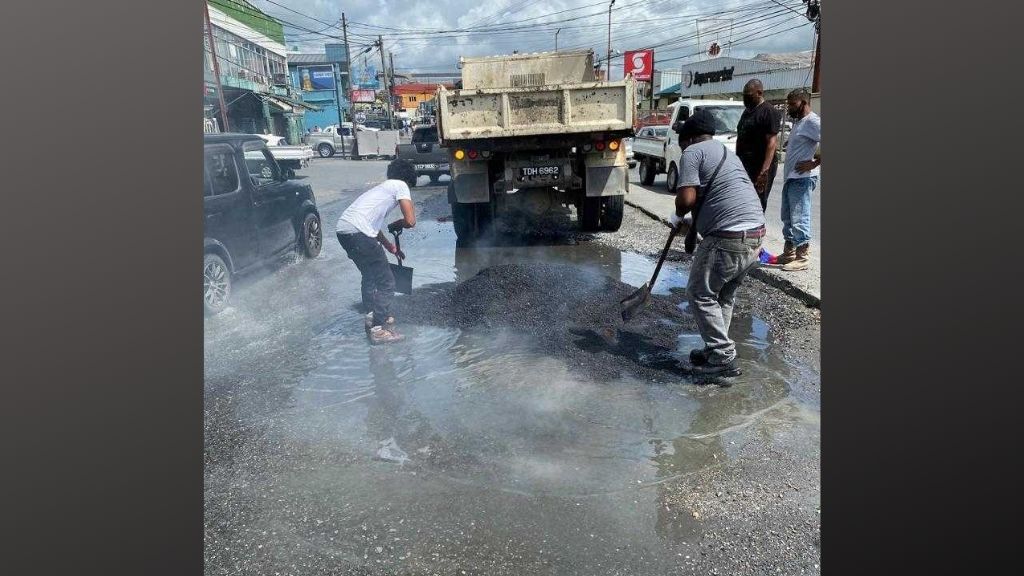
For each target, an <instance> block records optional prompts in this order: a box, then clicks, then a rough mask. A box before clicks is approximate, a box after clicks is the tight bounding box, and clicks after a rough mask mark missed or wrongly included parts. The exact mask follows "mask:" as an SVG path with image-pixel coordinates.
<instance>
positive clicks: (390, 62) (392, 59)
mask: <svg viewBox="0 0 1024 576" xmlns="http://www.w3.org/2000/svg"><path fill="white" fill-rule="evenodd" d="M388 66H389V69H390V72H391V91H392V92H394V90H395V55H394V54H392V53H391V50H388ZM393 99H394V94H392V93H391V92H388V106H394V101H393ZM391 128H392V129H394V128H395V127H394V126H392V127H391Z"/></svg>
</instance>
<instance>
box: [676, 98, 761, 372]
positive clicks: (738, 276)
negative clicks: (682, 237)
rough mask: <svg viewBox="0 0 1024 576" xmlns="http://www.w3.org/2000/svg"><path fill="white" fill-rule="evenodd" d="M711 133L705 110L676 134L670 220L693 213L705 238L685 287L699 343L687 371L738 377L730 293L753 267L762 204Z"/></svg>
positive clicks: (712, 128)
mask: <svg viewBox="0 0 1024 576" xmlns="http://www.w3.org/2000/svg"><path fill="white" fill-rule="evenodd" d="M714 134H715V122H714V118H713V117H712V116H711V114H710V113H709V112H707V111H706V110H701V109H697V111H696V112H694V114H693V115H692V116H690V117H689V118H688V119H687V120H686V122H685V123H683V125H682V128H681V129H680V132H679V136H680V140H681V143H682V145H683V156H682V158H681V159H680V165H681V166H682V169H681V170H680V179H679V187H678V188H677V190H676V210H675V212H674V213H673V214H672V216H671V218H670V221H671V223H672V225H673V226H677V227H678V226H679V225H680V223H681V222H682V221H683V217H684V216H686V215H687V213H689V212H691V211H696V214H697V217H696V221H695V222H694V225H695V226H696V227H697V231H698V232H699V233H700V235H701V236H703V240H702V241H701V243H700V244H699V245H698V246H697V249H696V251H695V252H694V254H693V262H692V263H691V264H690V277H689V283H688V285H687V287H686V295H687V298H688V299H689V302H690V311H691V312H692V313H693V315H694V318H695V319H696V320H697V328H698V330H699V331H700V336H701V339H703V340H704V348H703V349H695V350H691V351H690V363H691V364H692V365H693V367H692V370H691V372H692V374H693V375H694V376H695V377H698V378H705V377H719V376H738V375H739V374H740V369H739V366H738V363H737V362H736V343H735V342H733V341H732V340H730V339H729V324H730V322H731V321H732V310H733V303H734V301H735V298H736V290H737V289H738V288H739V287H740V285H741V284H742V283H743V279H744V278H745V277H746V275H747V272H749V271H750V270H751V269H753V268H754V267H755V266H756V265H757V264H758V262H759V260H758V252H759V251H760V249H761V241H762V239H763V238H764V234H765V226H764V224H765V221H764V213H763V212H762V211H761V201H760V200H759V199H758V196H757V192H756V191H755V190H754V185H753V184H752V183H751V182H750V177H749V176H748V175H747V171H746V169H744V167H743V163H742V162H740V159H739V158H738V157H737V156H736V154H735V153H733V152H730V151H729V150H728V149H726V147H725V145H724V144H722V143H721V142H717V141H715V140H714V139H713V138H712V136H714ZM716 171H717V173H716ZM709 184H710V186H709ZM698 198H699V199H700V201H699V203H698Z"/></svg>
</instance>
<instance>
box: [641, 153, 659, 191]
mask: <svg viewBox="0 0 1024 576" xmlns="http://www.w3.org/2000/svg"><path fill="white" fill-rule="evenodd" d="M655 174H657V172H656V171H655V169H654V161H653V160H651V159H650V158H644V159H643V160H641V161H640V183H641V184H644V185H646V186H650V185H651V184H654V175H655Z"/></svg>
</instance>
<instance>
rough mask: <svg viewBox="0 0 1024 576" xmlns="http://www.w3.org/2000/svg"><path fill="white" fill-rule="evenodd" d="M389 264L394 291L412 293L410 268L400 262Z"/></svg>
mask: <svg viewBox="0 0 1024 576" xmlns="http://www.w3.org/2000/svg"><path fill="white" fill-rule="evenodd" d="M389 264H390V263H389ZM390 266H391V274H392V275H393V276H394V277H395V292H398V293H399V294H412V268H409V267H408V266H402V265H401V264H390Z"/></svg>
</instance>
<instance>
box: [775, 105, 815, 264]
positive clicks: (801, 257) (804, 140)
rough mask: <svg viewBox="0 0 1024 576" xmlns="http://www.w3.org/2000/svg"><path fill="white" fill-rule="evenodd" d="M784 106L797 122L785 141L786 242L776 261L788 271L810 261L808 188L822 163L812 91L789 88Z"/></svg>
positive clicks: (809, 190) (812, 189)
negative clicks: (787, 141)
mask: <svg viewBox="0 0 1024 576" xmlns="http://www.w3.org/2000/svg"><path fill="white" fill-rule="evenodd" d="M786 108H787V112H788V113H789V116H790V118H793V119H794V120H796V124H794V125H793V131H792V133H790V135H789V143H788V144H787V145H786V146H787V150H786V165H785V172H784V174H785V179H786V183H785V184H784V185H783V187H782V211H781V212H782V214H781V216H782V237H783V239H785V241H786V245H785V247H784V248H783V251H782V254H779V258H778V260H777V263H778V264H782V265H783V266H782V269H783V270H787V271H794V270H806V269H807V268H808V267H809V266H810V262H811V259H810V253H811V192H813V191H814V189H815V188H817V186H818V175H819V173H820V169H819V167H820V166H821V157H820V155H819V154H818V153H817V149H818V147H819V146H820V144H821V118H820V117H819V116H818V115H817V114H815V113H814V112H812V111H811V95H810V94H808V93H807V92H806V91H805V90H800V89H797V90H793V91H792V92H790V93H789V96H788V97H787V98H786Z"/></svg>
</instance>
